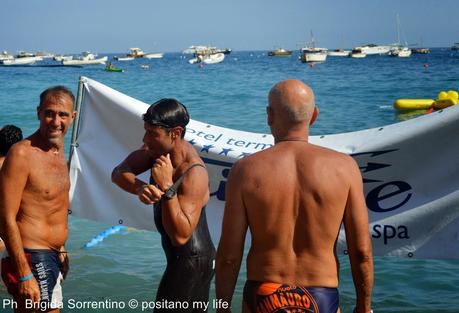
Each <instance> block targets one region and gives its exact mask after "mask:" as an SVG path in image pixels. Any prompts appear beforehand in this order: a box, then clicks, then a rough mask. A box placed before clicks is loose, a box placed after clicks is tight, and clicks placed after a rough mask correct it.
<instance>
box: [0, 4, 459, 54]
mask: <svg viewBox="0 0 459 313" xmlns="http://www.w3.org/2000/svg"><path fill="white" fill-rule="evenodd" d="M397 13H398V14H399V16H400V25H401V31H402V39H403V40H406V41H408V43H411V44H413V43H419V42H420V41H421V40H422V42H423V45H424V46H428V47H450V46H451V45H452V44H453V43H454V42H459V17H458V16H459V1H458V0H333V1H332V0H314V1H313V0H225V1H222V0H138V1H136V0H122V1H121V0H21V1H18V0H1V2H0V50H8V51H10V52H13V53H14V52H16V51H17V50H20V49H22V50H30V51H37V50H46V51H51V52H60V53H71V52H73V53H78V52H81V51H84V50H91V51H94V52H126V51H127V49H128V48H129V47H140V48H142V49H143V50H144V51H146V52H154V51H158V52H168V51H182V50H183V49H185V48H187V47H188V46H190V45H193V44H194V45H197V44H212V45H215V46H218V47H221V48H224V47H229V48H232V49H234V50H267V49H272V48H273V47H274V46H283V47H286V48H290V49H296V48H298V44H300V43H304V42H306V41H309V39H310V31H311V30H312V31H313V33H314V36H315V37H316V41H317V42H318V45H319V46H323V47H327V48H337V47H345V48H350V47H353V46H357V45H359V44H362V43H369V42H375V43H381V44H382V43H393V42H395V41H396V14H397Z"/></svg>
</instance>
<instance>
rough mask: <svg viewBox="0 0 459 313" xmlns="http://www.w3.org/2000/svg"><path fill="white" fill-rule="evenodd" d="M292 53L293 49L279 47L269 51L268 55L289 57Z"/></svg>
mask: <svg viewBox="0 0 459 313" xmlns="http://www.w3.org/2000/svg"><path fill="white" fill-rule="evenodd" d="M291 55H292V51H291V50H287V49H284V48H278V49H275V50H272V51H269V52H268V56H270V57H289V56H291Z"/></svg>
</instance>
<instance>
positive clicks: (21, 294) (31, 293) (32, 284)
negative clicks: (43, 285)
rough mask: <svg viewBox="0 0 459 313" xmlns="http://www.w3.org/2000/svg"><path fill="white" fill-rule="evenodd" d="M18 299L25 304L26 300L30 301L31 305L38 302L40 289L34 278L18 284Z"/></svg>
mask: <svg viewBox="0 0 459 313" xmlns="http://www.w3.org/2000/svg"><path fill="white" fill-rule="evenodd" d="M18 287H19V290H18V298H19V300H20V301H22V302H23V303H24V304H25V300H26V299H30V300H32V302H33V303H36V302H40V289H39V288H38V282H37V280H36V279H35V277H32V278H31V279H29V280H26V281H25V282H20V283H19V286H18Z"/></svg>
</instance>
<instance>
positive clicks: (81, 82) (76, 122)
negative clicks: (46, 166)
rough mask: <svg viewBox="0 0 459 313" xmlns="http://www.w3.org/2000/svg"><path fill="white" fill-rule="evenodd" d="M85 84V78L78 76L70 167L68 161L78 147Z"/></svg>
mask: <svg viewBox="0 0 459 313" xmlns="http://www.w3.org/2000/svg"><path fill="white" fill-rule="evenodd" d="M85 82H86V77H84V76H80V80H79V81H78V93H77V98H76V103H75V111H76V116H75V120H74V121H73V129H72V141H71V142H70V152H69V165H70V161H72V156H73V151H74V150H75V148H76V147H78V144H77V137H78V127H79V125H80V112H81V103H83V86H84V83H85Z"/></svg>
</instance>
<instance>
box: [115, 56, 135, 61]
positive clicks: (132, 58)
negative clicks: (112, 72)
mask: <svg viewBox="0 0 459 313" xmlns="http://www.w3.org/2000/svg"><path fill="white" fill-rule="evenodd" d="M113 59H114V60H116V61H132V60H134V59H135V58H134V57H118V56H114V57H113Z"/></svg>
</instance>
